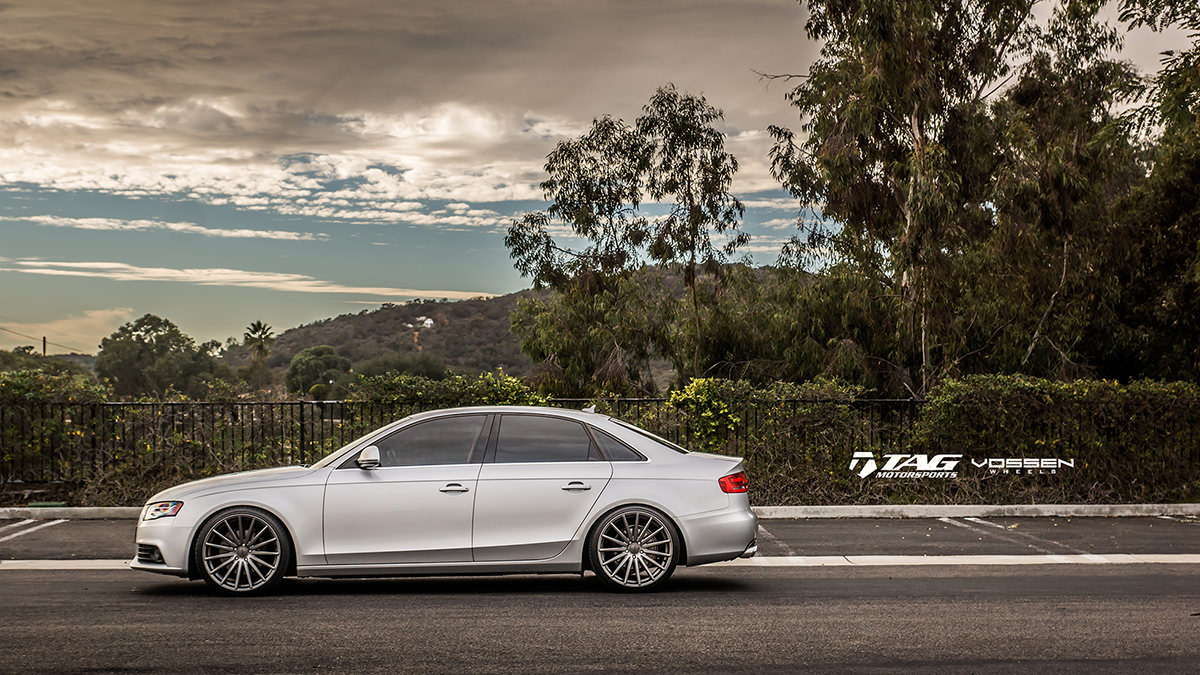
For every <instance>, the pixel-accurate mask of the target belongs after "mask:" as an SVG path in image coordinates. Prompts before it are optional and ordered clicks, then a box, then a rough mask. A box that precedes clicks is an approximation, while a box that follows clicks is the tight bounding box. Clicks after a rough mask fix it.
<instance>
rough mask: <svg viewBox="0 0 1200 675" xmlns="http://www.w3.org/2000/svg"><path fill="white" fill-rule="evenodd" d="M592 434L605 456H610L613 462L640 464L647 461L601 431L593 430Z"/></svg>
mask: <svg viewBox="0 0 1200 675" xmlns="http://www.w3.org/2000/svg"><path fill="white" fill-rule="evenodd" d="M592 434H593V435H594V436H595V437H596V442H597V443H599V444H600V447H602V448H604V454H605V455H608V458H609V460H611V461H613V462H640V461H642V460H644V459H646V458H645V457H642V456H641V455H639V454H637V453H636V452H634V450H633V448H631V447H629V446H628V445H625V444H624V443H622V442H621V441H618V440H617V439H615V438H613V437H612V436H609V435H608V434H606V433H604V432H603V431H600V430H599V429H596V428H593V429H592Z"/></svg>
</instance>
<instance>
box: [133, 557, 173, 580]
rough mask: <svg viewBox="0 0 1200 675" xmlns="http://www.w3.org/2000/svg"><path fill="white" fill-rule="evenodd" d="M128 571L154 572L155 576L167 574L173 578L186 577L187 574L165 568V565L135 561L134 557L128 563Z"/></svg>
mask: <svg viewBox="0 0 1200 675" xmlns="http://www.w3.org/2000/svg"><path fill="white" fill-rule="evenodd" d="M129 569H131V570H140V571H142V572H154V573H156V574H169V575H171V576H175V577H184V576H187V573H186V572H184V571H183V570H181V569H178V568H175V567H167V566H166V565H158V564H155V563H147V562H143V561H141V560H138V559H137V556H134V558H133V560H130V561H129Z"/></svg>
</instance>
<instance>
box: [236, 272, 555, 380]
mask: <svg viewBox="0 0 1200 675" xmlns="http://www.w3.org/2000/svg"><path fill="white" fill-rule="evenodd" d="M532 295H533V291H528V290H526V291H521V292H519V293H511V294H509V295H501V296H497V297H494V298H488V299H476V300H460V301H457V302H448V301H418V302H413V303H407V304H403V305H393V304H385V305H383V306H382V307H380V308H378V309H374V310H367V309H364V310H363V311H361V312H359V313H357V314H342V315H341V316H337V317H333V318H331V319H322V320H321V321H316V322H314V323H310V324H306V325H303V326H297V327H296V328H292V329H289V330H287V331H284V332H283V333H281V334H280V335H279V336H278V337H277V338H276V340H275V342H274V343H273V344H272V345H271V356H270V358H269V359H268V362H267V363H268V365H270V366H271V367H272V368H274V369H276V370H278V371H283V370H286V369H287V367H288V364H289V363H290V362H291V359H292V357H293V356H295V355H296V353H297V352H299V351H300V350H302V349H304V348H305V347H311V346H313V345H330V346H332V347H334V348H335V349H337V351H338V353H339V354H341V355H342V356H345V357H346V358H349V359H350V360H351V361H352V362H354V363H355V364H358V363H362V362H364V361H367V360H368V359H373V358H377V357H380V356H385V355H388V354H393V353H396V352H400V353H413V352H416V351H418V348H419V349H420V351H422V352H424V353H427V354H431V355H433V356H436V357H437V358H439V359H441V360H442V361H444V362H445V364H446V366H447V367H449V368H451V369H452V370H455V371H457V372H462V373H474V372H483V371H491V370H495V369H496V368H503V369H504V372H506V373H511V374H513V375H517V376H522V375H525V374H527V373H528V372H529V371H530V369H531V367H532V364H531V362H530V361H529V358H528V357H526V356H525V355H524V354H522V353H521V347H520V344H519V343H518V341H517V338H516V337H515V336H513V335H512V333H511V332H510V331H509V313H510V312H512V310H513V309H514V308H515V307H516V304H517V299H518V298H522V297H530V296H532ZM243 352H244V350H242V349H240V348H238V349H233V350H230V352H229V353H228V354H227V358H228V360H229V361H230V362H231V363H233V364H238V363H239V362H243V361H244V360H245V358H246V357H245V354H244V353H243Z"/></svg>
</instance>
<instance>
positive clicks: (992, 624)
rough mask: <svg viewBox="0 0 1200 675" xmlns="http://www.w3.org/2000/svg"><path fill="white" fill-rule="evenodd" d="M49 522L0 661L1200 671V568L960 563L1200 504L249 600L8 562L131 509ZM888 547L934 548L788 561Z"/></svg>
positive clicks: (15, 591) (1120, 536) (23, 546)
mask: <svg viewBox="0 0 1200 675" xmlns="http://www.w3.org/2000/svg"><path fill="white" fill-rule="evenodd" d="M54 522H55V521H53V520H31V521H30V522H24V521H0V671H2V672H23V673H25V672H83V671H88V672H134V671H143V672H218V671H221V672H319V671H338V672H382V671H387V672H393V671H408V672H444V671H452V670H453V671H463V670H465V671H477V672H502V671H508V672H510V671H525V672H563V671H568V670H570V671H619V672H629V671H635V670H636V671H645V670H650V669H653V670H655V671H665V672H729V671H734V670H737V671H755V672H757V671H763V672H789V673H792V672H801V671H816V672H862V673H877V672H970V673H1014V672H1015V673H1044V672H1087V673H1130V672H1147V673H1195V672H1200V564H1197V563H1182V564H1161V563H1141V562H1137V563H1126V564H1103V563H1099V562H1098V563H1097V564H1036V565H1021V566H1007V565H977V564H965V563H963V562H962V561H963V560H974V559H976V558H971V557H968V558H963V556H989V555H991V556H1010V557H1011V556H1023V557H1027V558H1031V559H1032V558H1038V559H1043V558H1045V559H1050V560H1054V559H1055V558H1054V557H1053V556H1055V555H1062V556H1076V557H1077V558H1078V557H1079V556H1081V555H1088V556H1092V557H1090V558H1082V559H1085V560H1092V559H1095V560H1116V559H1125V558H1120V556H1121V555H1122V554H1139V555H1147V556H1149V555H1151V554H1154V555H1161V556H1165V558H1164V559H1171V560H1194V559H1196V554H1200V522H1197V521H1196V520H1195V519H1187V518H1131V519H1110V518H1071V519H1067V518H1059V519H1054V518H1044V519H1043V518H1038V519H1033V518H1012V519H1000V518H989V519H963V518H953V519H949V518H947V519H933V520H857V519H855V520H820V521H818V520H807V521H782V520H768V521H763V525H764V530H763V532H760V539H759V541H760V553H761V554H763V556H764V558H763V560H767V561H781V563H782V564H781V566H757V565H741V566H725V565H716V566H704V567H699V568H684V569H680V570H679V571H678V572H677V573H676V576H675V577H674V578H673V579H672V582H671V583H670V584H669V586H668V587H667V589H666V590H664V591H663V592H659V593H652V594H632V595H631V594H612V593H608V592H605V591H604V590H602V589H601V587H600V585H599V584H598V583H597V581H596V580H595V579H594V578H593V577H591V576H590V575H589V576H587V577H584V578H582V579H581V578H580V577H578V576H572V575H547V576H510V577H467V578H408V579H379V580H316V579H314V580H296V581H292V582H290V583H288V584H286V585H285V586H284V587H283V589H282V590H281V592H280V593H278V594H276V595H272V596H269V597H261V598H226V597H221V596H217V595H214V594H212V593H211V592H210V591H209V590H208V589H207V587H206V586H204V584H202V583H199V582H188V581H184V580H178V579H174V578H170V577H159V576H155V575H152V574H147V573H142V572H134V571H129V570H124V569H103V570H86V569H63V570H53V571H47V570H36V569H34V570H23V569H9V568H7V567H5V566H4V564H3V563H6V562H7V561H13V560H26V561H29V560H42V561H56V560H57V561H61V562H62V564H65V565H72V564H75V563H74V562H73V561H79V560H88V559H91V560H93V561H96V562H99V561H103V560H108V559H112V560H117V559H122V558H124V559H127V558H129V557H131V555H132V547H133V545H132V537H133V526H134V523H133V522H132V521H65V522H56V523H55V524H53V525H48V524H47V523H54ZM34 527H38V528H40V529H37V530H32V531H30V530H31V528H34ZM20 532H27V533H26V534H17V533H20ZM14 534H17V536H12V535H14ZM9 537H11V538H9ZM885 555H890V556H899V557H900V558H898V559H901V558H906V557H907V558H908V559H916V557H920V558H921V559H922V560H926V561H929V562H939V561H942V560H945V561H947V562H946V563H945V564H942V563H940V562H939V564H934V565H908V564H882V565H875V566H853V565H851V566H840V567H830V566H806V565H805V564H802V561H803V559H804V558H805V557H807V556H813V557H829V558H836V557H839V556H840V557H844V558H848V559H851V560H853V559H855V557H856V556H885ZM789 561H793V562H794V561H800V562H796V564H792V563H791V562H789ZM950 561H955V562H950Z"/></svg>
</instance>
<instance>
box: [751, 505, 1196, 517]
mask: <svg viewBox="0 0 1200 675" xmlns="http://www.w3.org/2000/svg"><path fill="white" fill-rule="evenodd" d="M754 512H755V513H757V514H758V517H759V518H763V519H775V518H996V517H1014V516H1015V517H1039V516H1040V517H1047V516H1060V517H1068V516H1070V517H1110V518H1128V517H1131V516H1200V504H946V505H939V504H907V505H899V506H896V505H882V506H756V507H754Z"/></svg>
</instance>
